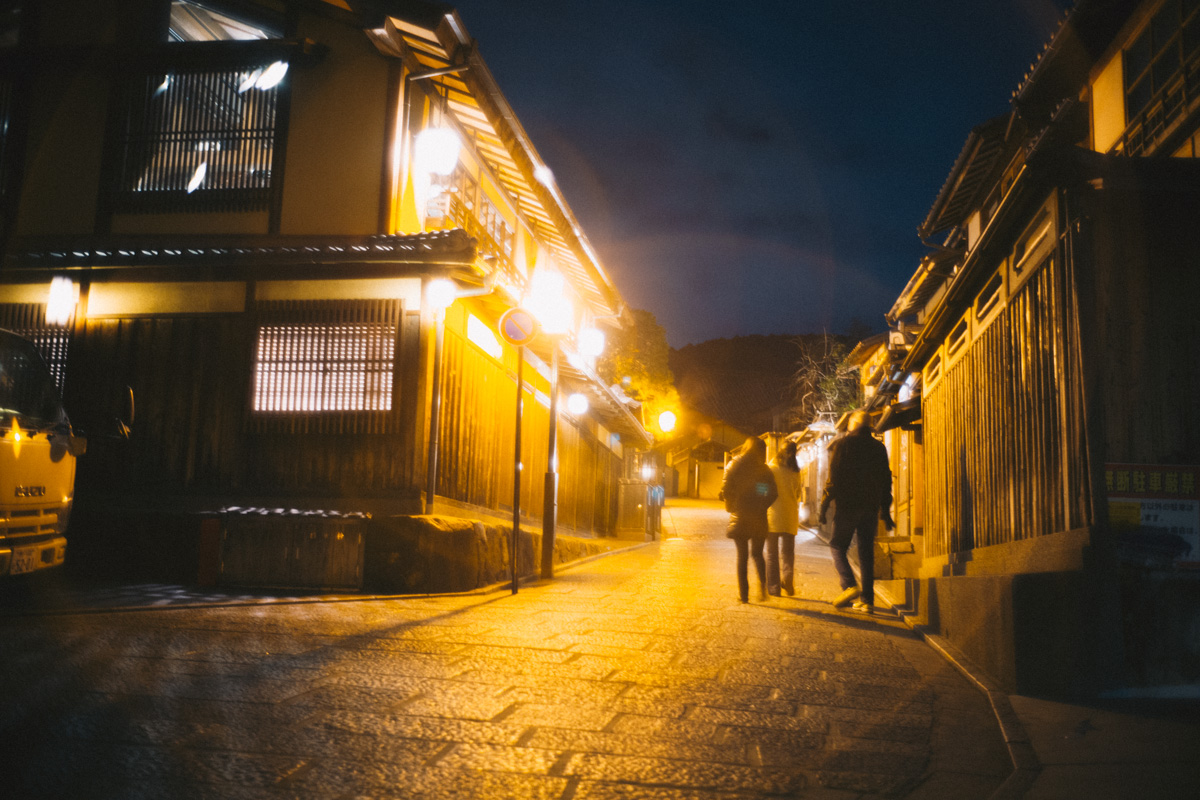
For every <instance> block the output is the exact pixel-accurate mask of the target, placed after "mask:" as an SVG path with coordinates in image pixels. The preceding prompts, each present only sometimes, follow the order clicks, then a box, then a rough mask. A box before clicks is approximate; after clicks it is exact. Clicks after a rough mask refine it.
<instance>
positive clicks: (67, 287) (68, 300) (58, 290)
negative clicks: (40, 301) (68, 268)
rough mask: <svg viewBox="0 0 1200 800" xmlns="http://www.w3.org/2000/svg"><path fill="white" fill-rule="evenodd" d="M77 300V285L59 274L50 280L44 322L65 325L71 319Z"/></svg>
mask: <svg viewBox="0 0 1200 800" xmlns="http://www.w3.org/2000/svg"><path fill="white" fill-rule="evenodd" d="M78 302H79V286H78V285H76V283H75V282H74V281H73V280H71V279H70V278H64V277H62V276H61V275H60V276H59V277H57V278H55V279H54V280H52V281H50V296H49V297H48V298H47V299H46V324H47V325H66V324H67V323H68V322H70V321H71V314H73V313H74V312H75V305H76V304H77V303H78Z"/></svg>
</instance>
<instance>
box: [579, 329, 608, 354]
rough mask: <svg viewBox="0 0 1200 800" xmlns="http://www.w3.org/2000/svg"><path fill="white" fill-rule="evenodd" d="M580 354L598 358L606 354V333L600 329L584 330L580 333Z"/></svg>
mask: <svg viewBox="0 0 1200 800" xmlns="http://www.w3.org/2000/svg"><path fill="white" fill-rule="evenodd" d="M578 346H579V354H580V355H581V356H586V357H588V358H596V357H597V356H599V355H600V354H601V353H603V352H604V331H602V330H600V329H599V328H584V329H583V330H581V331H580V332H579V341H578Z"/></svg>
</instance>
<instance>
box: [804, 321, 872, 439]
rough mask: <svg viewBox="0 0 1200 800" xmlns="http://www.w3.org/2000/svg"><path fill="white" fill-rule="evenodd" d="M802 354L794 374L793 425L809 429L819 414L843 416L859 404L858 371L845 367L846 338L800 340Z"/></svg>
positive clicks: (809, 338)
mask: <svg viewBox="0 0 1200 800" xmlns="http://www.w3.org/2000/svg"><path fill="white" fill-rule="evenodd" d="M794 344H795V345H796V347H797V348H798V349H799V351H800V355H799V358H798V359H797V361H796V371H795V372H793V373H792V379H791V386H790V388H791V393H792V398H793V405H792V410H791V413H790V417H791V419H790V420H789V421H790V422H791V423H792V424H796V425H807V424H808V423H809V422H811V421H812V420H813V419H814V418H816V416H817V415H818V414H822V413H824V414H833V415H835V416H836V415H839V414H841V413H843V412H845V411H849V410H851V409H853V408H855V407H856V406H858V404H859V400H860V397H859V385H858V378H857V376H856V375H855V370H854V368H851V367H846V366H845V365H844V362H845V359H846V355H847V354H848V352H849V350H848V349H847V346H846V343H845V341H843V337H839V336H833V335H830V334H829V333H822V334H814V335H810V336H798V337H796V339H795V340H794Z"/></svg>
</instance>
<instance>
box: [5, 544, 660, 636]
mask: <svg viewBox="0 0 1200 800" xmlns="http://www.w3.org/2000/svg"><path fill="white" fill-rule="evenodd" d="M660 541H661V540H660V539H656V540H654V541H651V542H637V543H636V544H631V545H629V546H628V547H619V548H616V549H614V550H608V551H606V552H603V553H594V554H592V555H590V556H585V557H583V558H580V559H577V560H575V561H570V562H567V563H565V564H559V565H557V566H558V569H557V570H556V571H557V572H566V571H569V570H571V569H574V568H575V567H579V566H582V565H584V564H586V563H588V562H590V561H595V560H596V559H600V558H606V557H608V556H612V555H616V554H618V553H628V552H631V551H633V550H638V549H640V548H643V547H646V546H647V545H651V544H655V543H657V542H660ZM541 580H542V578H541V576H540V575H523V576H519V577H518V578H517V585H518V586H524V585H533V584H536V583H539V582H540V581H541ZM511 586H512V581H511V580H506V581H501V582H500V583H493V584H489V585H488V586H480V587H478V588H475V589H471V590H469V591H465V592H426V593H421V594H358V595H315V596H312V597H284V598H266V599H262V600H243V601H238V600H232V601H221V602H211V603H207V602H195V603H178V604H175V605H153V606H145V605H125V606H106V607H104V608H65V609H52V610H48V611H37V610H34V611H16V612H0V617H61V616H70V615H80V614H123V613H131V612H135V611H187V610H192V611H194V610H196V609H203V608H243V607H248V606H282V605H308V604H313V603H362V602H368V601H376V600H401V599H406V598H409V599H411V598H418V599H419V598H429V597H475V596H482V595H486V594H492V593H494V592H498V591H501V590H503V589H508V588H510V587H511Z"/></svg>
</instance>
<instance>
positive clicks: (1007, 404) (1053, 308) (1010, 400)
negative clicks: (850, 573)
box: [924, 253, 1090, 556]
mask: <svg viewBox="0 0 1200 800" xmlns="http://www.w3.org/2000/svg"><path fill="white" fill-rule="evenodd" d="M1074 292H1075V287H1074V286H1073V285H1071V279H1070V276H1069V271H1068V270H1066V269H1065V268H1064V265H1063V263H1062V260H1061V258H1060V257H1059V256H1058V255H1057V254H1056V253H1054V254H1051V255H1050V256H1048V257H1047V258H1046V259H1045V260H1044V261H1043V262H1042V263H1041V265H1040V266H1039V267H1038V268H1037V270H1036V272H1035V273H1034V274H1033V275H1032V276H1031V277H1030V278H1029V280H1027V281H1026V282H1025V283H1024V284H1023V285H1022V286H1021V287H1020V288H1019V289H1018V290H1017V291H1016V292H1015V293H1014V294H1013V295H1012V296H1011V297H1009V298H1008V301H1007V305H1006V307H1005V308H1004V309H1003V310H1002V311H1001V312H1000V313H999V314H998V315H997V316H996V317H995V318H994V319H992V320H991V321H990V323H989V324H987V326H986V327H983V328H982V330H979V331H978V332H977V333H976V334H975V336H974V340H973V341H972V342H970V343H969V345H968V346H967V349H966V350H965V351H964V352H963V353H962V354H961V355H960V356H959V357H958V360H957V361H956V362H954V363H953V364H951V365H949V366H945V367H943V369H944V374H943V376H942V377H941V379H940V381H938V382H937V384H936V385H934V386H933V387H932V388H930V389H929V390H928V391H927V394H926V397H925V398H924V428H925V430H924V447H925V450H924V456H925V485H926V490H927V501H928V502H927V506H926V513H925V534H926V538H925V551H926V555H931V556H932V555H945V554H949V553H962V552H966V551H969V550H972V549H973V548H976V547H986V546H989V545H997V544H1004V543H1008V542H1012V541H1016V540H1019V539H1027V538H1031V537H1035V536H1043V535H1046V534H1050V533H1055V532H1058V531H1064V530H1071V529H1076V528H1080V527H1083V526H1084V525H1086V524H1088V523H1089V522H1090V520H1089V519H1088V516H1089V508H1090V499H1089V492H1090V484H1089V480H1090V478H1089V471H1088V465H1087V447H1086V441H1085V431H1084V414H1083V411H1082V379H1081V373H1080V369H1081V366H1080V356H1079V352H1080V351H1079V344H1080V343H1079V341H1078V336H1077V334H1076V331H1077V330H1078V328H1077V325H1076V323H1077V314H1078V312H1077V309H1076V308H1075V306H1074V303H1073V302H1072V298H1073V297H1074V296H1075V294H1074Z"/></svg>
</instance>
